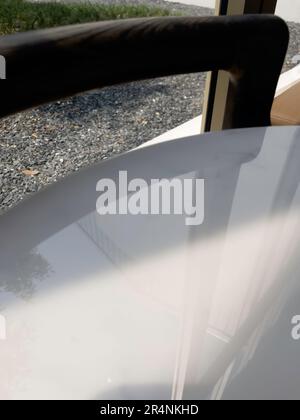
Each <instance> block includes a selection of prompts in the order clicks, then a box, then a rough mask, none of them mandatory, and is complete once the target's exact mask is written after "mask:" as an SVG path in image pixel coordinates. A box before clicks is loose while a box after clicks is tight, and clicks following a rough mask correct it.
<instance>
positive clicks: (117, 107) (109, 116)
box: [0, 0, 300, 211]
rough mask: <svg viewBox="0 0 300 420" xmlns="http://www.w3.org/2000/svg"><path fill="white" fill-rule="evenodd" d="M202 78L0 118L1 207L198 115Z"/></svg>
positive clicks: (299, 46) (298, 29)
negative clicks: (0, 119)
mask: <svg viewBox="0 0 300 420" xmlns="http://www.w3.org/2000/svg"><path fill="white" fill-rule="evenodd" d="M73 1H74V0H73ZM112 1H115V2H118V3H120V2H122V3H129V2H130V3H133V2H134V3H147V4H150V3H151V4H155V5H160V6H167V7H169V8H171V9H172V10H174V11H178V10H180V11H181V12H184V13H187V14H191V15H205V14H208V13H209V14H211V13H212V11H211V10H209V9H204V8H201V7H197V6H184V5H181V4H174V3H168V2H165V1H162V0H134V1H133V0H130V1H129V0H101V2H103V3H111V2H112ZM290 30H291V44H290V50H289V54H288V58H287V63H286V66H285V70H287V69H288V68H290V67H292V64H291V59H292V57H294V56H295V55H296V54H298V53H299V52H300V24H294V23H291V24H290ZM204 84H205V75H203V74H193V75H186V76H176V77H169V78H162V79H156V80H150V81H146V82H139V83H133V84H129V85H124V86H118V87H113V88H107V89H103V90H101V91H96V92H92V93H88V94H85V95H80V96H76V97H74V98H71V99H69V100H66V101H61V102H57V103H54V104H51V105H46V106H42V107H39V108H37V109H35V110H32V111H27V112H25V113H22V114H18V115H15V116H13V117H9V118H5V119H3V120H2V121H1V122H0V186H1V191H0V211H5V210H7V209H8V208H10V207H12V206H14V205H15V204H17V203H18V202H20V201H21V200H22V199H23V198H24V197H26V196H28V195H30V194H32V193H34V192H36V191H38V190H39V189H40V188H42V187H44V186H46V185H48V184H50V183H53V182H55V181H57V180H58V179H59V178H61V177H63V176H66V175H67V174H70V173H72V172H74V171H77V170H79V169H80V168H82V167H85V166H87V165H90V164H92V163H95V162H99V161H101V160H103V159H107V158H109V157H112V156H114V155H117V154H119V153H122V152H124V151H127V150H130V149H132V148H134V147H136V146H138V145H140V144H142V143H144V142H145V141H148V140H151V139H152V138H154V137H156V136H158V135H160V134H162V133H163V132H165V131H167V130H169V129H172V128H174V127H176V126H178V125H180V124H182V123H184V122H186V121H188V120H189V119H191V118H194V117H196V116H197V115H199V114H200V113H201V111H202V101H203V90H204ZM24 170H25V172H24ZM26 170H27V171H28V170H29V172H26ZM30 174H34V176H30Z"/></svg>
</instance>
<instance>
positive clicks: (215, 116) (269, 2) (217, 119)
mask: <svg viewBox="0 0 300 420" xmlns="http://www.w3.org/2000/svg"><path fill="white" fill-rule="evenodd" d="M276 4H277V0H216V14H217V15H229V16H230V15H231V16H232V15H243V14H252V13H254V14H255V13H258V14H261V13H271V14H274V13H275V9H276ZM228 102H230V91H229V75H228V73H226V72H224V71H215V72H211V73H209V74H208V76H207V81H206V88H205V94H204V106H203V118H202V132H208V131H218V130H222V129H223V128H226V123H225V113H226V106H227V103H228Z"/></svg>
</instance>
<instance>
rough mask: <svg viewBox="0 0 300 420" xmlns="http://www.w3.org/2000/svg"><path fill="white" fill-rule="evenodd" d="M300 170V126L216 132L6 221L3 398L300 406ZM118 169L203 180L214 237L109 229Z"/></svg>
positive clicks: (163, 225) (67, 185)
mask: <svg viewBox="0 0 300 420" xmlns="http://www.w3.org/2000/svg"><path fill="white" fill-rule="evenodd" d="M299 162H300V128H294V127H290V128H272V129H252V130H237V131H228V132H223V133H218V134H209V135H205V136H201V137H195V138H188V139H182V140H177V141H172V142H168V143H164V144H160V145H156V146H152V147H146V148H144V149H141V150H137V151H134V152H131V153H128V154H125V155H123V156H120V157H118V158H116V159H113V160H110V161H107V162H104V163H101V164H99V165H97V166H95V167H92V168H89V169H87V170H85V171H83V172H81V173H79V174H76V175H74V176H72V177H70V178H67V179H65V180H63V181H62V182H59V183H58V184H56V185H55V186H53V187H51V188H49V189H47V190H45V191H44V192H42V193H40V194H38V195H36V196H35V197H33V198H32V199H30V200H28V201H26V202H24V203H23V204H21V205H20V206H18V207H16V208H15V209H13V210H12V211H10V212H8V213H7V214H5V215H3V216H1V217H0V238H1V250H0V313H1V316H0V371H1V376H0V399H170V398H176V399H181V398H182V399H232V398H233V399H247V398H250V399H259V398H262V399H279V398H280V399H284V398H290V399H292V398H299V396H300V393H299V389H300V360H299V359H300V341H296V340H294V339H293V338H292V330H293V325H292V319H293V318H294V316H295V315H300V269H299V268H300V247H299V243H300V242H299V240H300V221H299V205H300V188H299V180H300V165H299ZM120 170H128V176H129V179H133V178H143V179H145V180H148V181H149V180H150V179H153V178H158V179H161V178H170V179H173V178H178V177H179V178H181V179H185V178H193V177H194V178H201V179H204V180H205V218H204V223H203V224H202V225H200V226H195V227H193V226H186V224H185V223H184V218H185V216H180V215H176V216H175V215H173V216H154V215H152V216H146V215H144V216H141V215H139V216H130V215H127V216H125V215H122V216H121V215H119V216H109V215H106V216H100V215H99V214H98V213H97V212H96V200H97V198H98V196H99V193H97V191H96V184H97V182H98V181H99V179H103V178H110V179H117V177H118V173H119V171H120ZM4 327H5V328H4Z"/></svg>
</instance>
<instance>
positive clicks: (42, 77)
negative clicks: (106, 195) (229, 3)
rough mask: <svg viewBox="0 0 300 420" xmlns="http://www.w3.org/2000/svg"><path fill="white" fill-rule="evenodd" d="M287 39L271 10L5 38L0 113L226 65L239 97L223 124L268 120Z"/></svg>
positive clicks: (93, 25)
mask: <svg viewBox="0 0 300 420" xmlns="http://www.w3.org/2000/svg"><path fill="white" fill-rule="evenodd" d="M288 41H289V31H288V28H287V25H286V24H285V22H284V21H283V20H281V19H280V18H278V17H275V16H272V15H246V16H236V17H207V18H205V17H203V18H201V17H200V18H193V17H174V18H150V19H132V20H119V21H110V22H97V23H90V24H83V25H74V26H69V27H61V28H54V29H49V30H42V31H33V32H28V33H22V34H16V35H9V36H4V37H2V38H0V55H3V56H4V57H5V58H6V62H7V80H6V81H4V82H1V88H0V92H1V96H0V98H1V100H0V117H4V116H7V115H9V114H12V113H15V112H18V111H22V110H25V109H27V108H30V107H33V106H37V105H39V104H42V103H46V102H50V101H54V100H57V99H59V98H63V97H66V96H70V95H74V94H77V93H79V92H84V91H87V90H91V89H94V88H99V87H104V86H109V85H113V84H118V83H123V82H130V81H135V80H141V79H147V78H155V77H161V76H168V75H175V74H183V73H192V72H203V71H210V70H226V71H228V72H230V74H231V79H230V80H231V82H230V89H231V90H232V94H231V95H230V97H231V98H232V100H231V101H230V103H227V110H226V119H225V122H224V128H241V127H253V126H267V125H270V112H271V107H272V103H273V98H274V94H275V90H276V85H277V82H278V78H279V75H280V72H281V69H282V65H283V62H284V58H285V54H286V50H287V46H288Z"/></svg>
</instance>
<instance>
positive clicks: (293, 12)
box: [169, 0, 300, 22]
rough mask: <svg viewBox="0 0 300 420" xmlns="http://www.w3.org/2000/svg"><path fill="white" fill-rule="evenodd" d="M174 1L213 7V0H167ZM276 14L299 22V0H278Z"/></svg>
mask: <svg viewBox="0 0 300 420" xmlns="http://www.w3.org/2000/svg"><path fill="white" fill-rule="evenodd" d="M169 1H172V2H175V3H185V4H195V5H198V6H203V7H215V0H169ZM277 4H278V5H277V14H278V15H279V16H281V17H283V18H284V19H286V20H290V21H294V22H300V0H278V3H277Z"/></svg>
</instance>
